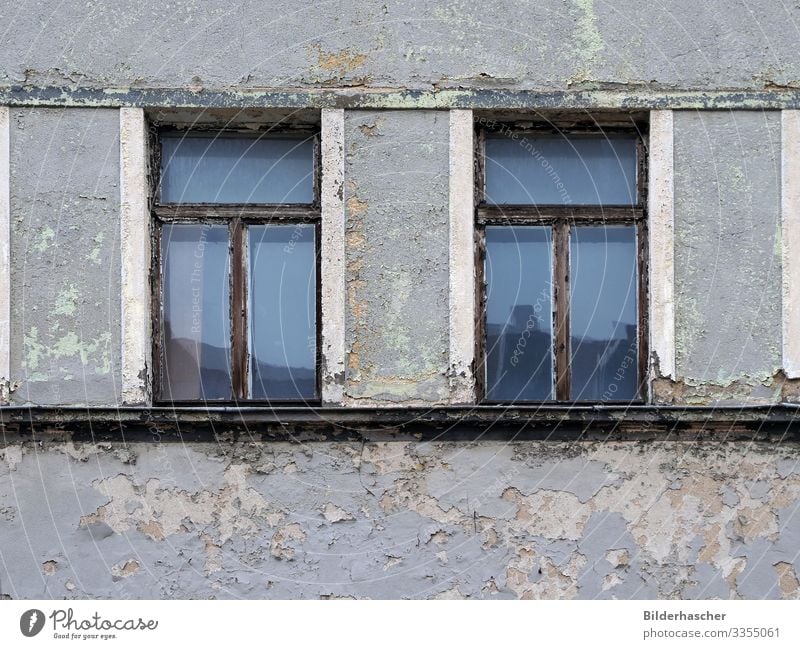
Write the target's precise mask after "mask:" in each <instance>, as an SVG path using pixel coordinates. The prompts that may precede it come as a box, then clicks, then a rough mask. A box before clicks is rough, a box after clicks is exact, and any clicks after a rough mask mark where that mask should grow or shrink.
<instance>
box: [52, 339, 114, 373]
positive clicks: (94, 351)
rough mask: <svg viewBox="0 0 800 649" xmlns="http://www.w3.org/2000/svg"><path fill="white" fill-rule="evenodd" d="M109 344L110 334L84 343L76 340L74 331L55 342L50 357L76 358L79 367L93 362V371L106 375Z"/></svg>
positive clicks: (109, 368) (108, 368)
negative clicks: (79, 363)
mask: <svg viewBox="0 0 800 649" xmlns="http://www.w3.org/2000/svg"><path fill="white" fill-rule="evenodd" d="M110 342H111V334H110V333H105V334H102V335H101V336H100V337H99V338H97V340H93V341H92V342H85V341H83V340H81V339H80V338H78V335H77V334H76V333H75V332H74V331H71V332H69V333H68V334H66V335H65V336H62V337H61V338H59V339H58V340H56V344H55V346H54V347H53V348H52V350H51V354H50V355H51V356H53V357H54V358H65V357H74V356H78V357H80V359H81V365H89V361H90V360H93V361H94V365H95V371H96V372H97V373H98V374H108V373H109V372H110V371H111V358H110V356H109V343H110ZM98 355H99V358H98Z"/></svg>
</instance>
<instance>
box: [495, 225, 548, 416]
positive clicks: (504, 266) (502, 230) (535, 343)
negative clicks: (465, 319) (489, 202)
mask: <svg viewBox="0 0 800 649" xmlns="http://www.w3.org/2000/svg"><path fill="white" fill-rule="evenodd" d="M550 237H551V231H550V228H549V227H540V226H519V227H508V226H487V228H486V397H487V399H489V400H490V401H513V400H526V399H527V400H534V401H538V400H545V399H552V398H553V318H552V312H553V307H552V292H553V291H552V281H551V275H552V270H551V269H552V262H551V255H552V245H551V242H550Z"/></svg>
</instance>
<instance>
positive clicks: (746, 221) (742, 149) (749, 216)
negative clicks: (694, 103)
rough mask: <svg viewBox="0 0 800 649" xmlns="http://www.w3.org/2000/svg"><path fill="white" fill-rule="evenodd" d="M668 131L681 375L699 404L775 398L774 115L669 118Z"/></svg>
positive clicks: (777, 155)
mask: <svg viewBox="0 0 800 649" xmlns="http://www.w3.org/2000/svg"><path fill="white" fill-rule="evenodd" d="M674 128H675V303H676V341H675V342H676V358H677V366H678V377H679V379H682V380H683V381H684V383H686V384H689V385H691V386H694V388H689V389H688V391H692V390H694V391H695V392H697V394H695V397H696V398H698V399H700V400H706V401H708V400H717V401H720V402H723V401H739V402H743V401H776V400H779V399H780V382H779V381H774V380H773V377H774V375H775V374H776V373H777V372H778V371H779V370H780V367H781V259H780V256H781V246H780V182H781V177H780V173H781V172H780V164H781V140H780V138H781V134H780V113H779V112H777V111H772V112H769V111H767V112H760V111H753V112H721V111H720V112H713V111H711V112H676V113H675V125H674ZM700 384H703V385H702V386H701V389H700V390H699V391H698V390H697V389H696V388H697V386H700ZM687 400H690V399H689V398H687Z"/></svg>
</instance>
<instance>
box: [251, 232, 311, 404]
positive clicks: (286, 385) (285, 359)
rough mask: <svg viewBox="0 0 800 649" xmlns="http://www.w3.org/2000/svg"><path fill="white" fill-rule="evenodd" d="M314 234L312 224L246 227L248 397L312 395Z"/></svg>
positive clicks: (294, 397)
mask: <svg viewBox="0 0 800 649" xmlns="http://www.w3.org/2000/svg"><path fill="white" fill-rule="evenodd" d="M315 236H316V235H315V228H314V226H313V225H263V226H261V225H260V226H251V227H250V228H249V244H250V245H249V249H250V255H249V257H250V260H249V263H250V287H249V295H250V308H249V316H250V317H249V320H250V325H249V329H250V380H251V392H252V393H251V397H252V398H253V399H271V400H288V399H313V398H314V397H315V396H316V393H317V377H316V335H317V321H316V317H317V314H316V295H317V291H316V286H317V276H316V243H315Z"/></svg>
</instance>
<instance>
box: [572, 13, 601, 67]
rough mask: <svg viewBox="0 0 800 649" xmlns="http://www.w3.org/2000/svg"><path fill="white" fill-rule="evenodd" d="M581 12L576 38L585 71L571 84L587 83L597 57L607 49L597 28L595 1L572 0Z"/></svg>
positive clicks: (576, 28)
mask: <svg viewBox="0 0 800 649" xmlns="http://www.w3.org/2000/svg"><path fill="white" fill-rule="evenodd" d="M572 2H573V4H574V5H575V7H576V8H577V9H578V10H579V11H580V15H579V16H578V24H577V26H576V27H575V32H574V37H575V40H576V41H577V42H578V43H579V44H580V52H579V55H580V57H581V58H582V59H583V69H581V70H580V71H578V73H577V74H576V75H575V76H574V77H573V79H572V81H571V83H574V82H580V81H586V80H587V77H588V76H589V73H590V70H591V67H592V64H594V63H595V61H596V58H597V55H598V54H599V53H600V52H601V51H602V50H603V49H604V48H605V43H604V42H603V37H602V35H601V34H600V30H599V29H598V28H597V14H595V12H594V0H572Z"/></svg>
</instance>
